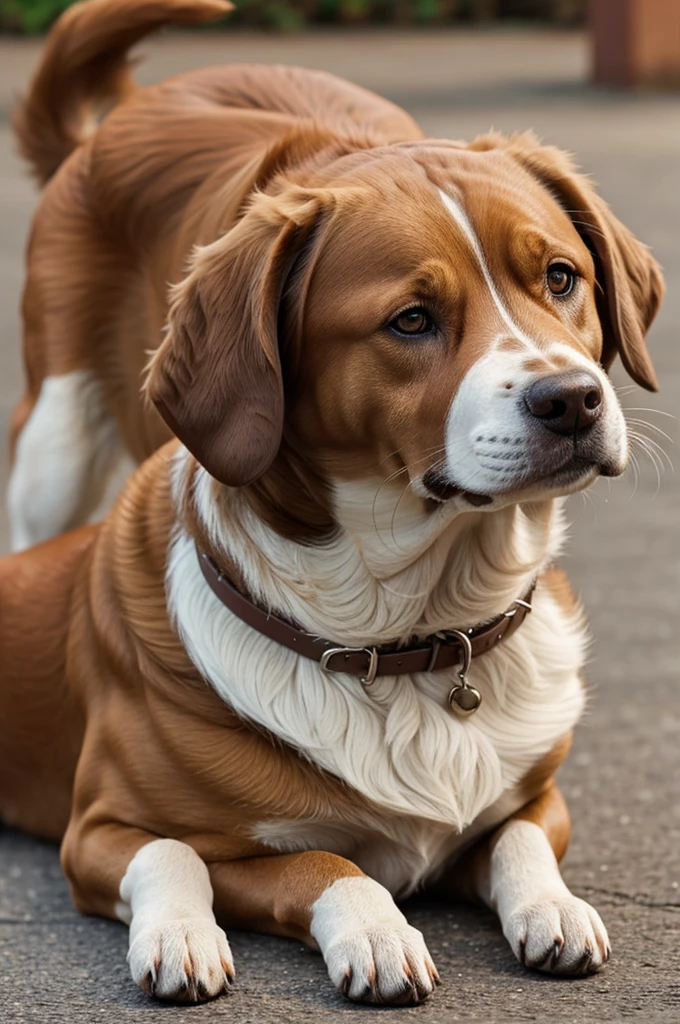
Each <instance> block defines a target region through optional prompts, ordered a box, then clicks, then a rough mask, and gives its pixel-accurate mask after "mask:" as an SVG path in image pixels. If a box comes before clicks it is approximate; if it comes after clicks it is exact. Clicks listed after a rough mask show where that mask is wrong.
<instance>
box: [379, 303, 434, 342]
mask: <svg viewBox="0 0 680 1024" xmlns="http://www.w3.org/2000/svg"><path fill="white" fill-rule="evenodd" d="M389 326H390V327H391V329H392V330H393V331H395V332H396V333H397V334H402V335H406V336H407V337H409V338H413V337H418V336H419V335H420V336H422V335H423V334H432V331H433V330H434V322H433V320H432V317H431V316H430V314H429V313H428V312H427V310H426V309H423V307H422V306H413V307H412V308H411V309H405V310H404V311H403V313H400V314H399V316H395V318H394V320H392V321H391V322H390V325H389Z"/></svg>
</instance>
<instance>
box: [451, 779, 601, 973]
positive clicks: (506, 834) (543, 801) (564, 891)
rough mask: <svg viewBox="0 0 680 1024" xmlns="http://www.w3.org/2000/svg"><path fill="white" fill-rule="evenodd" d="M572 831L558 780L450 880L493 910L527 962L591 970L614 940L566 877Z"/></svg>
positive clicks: (476, 851) (454, 871)
mask: <svg viewBox="0 0 680 1024" xmlns="http://www.w3.org/2000/svg"><path fill="white" fill-rule="evenodd" d="M569 831H570V820H569V812H568V810H567V805H566V803H565V801H564V798H563V796H562V794H561V793H560V791H559V789H558V788H557V786H556V785H555V784H554V783H553V784H551V785H550V786H549V788H548V789H546V790H545V792H543V793H542V794H541V795H540V796H539V797H537V798H536V799H535V800H532V801H531V802H530V803H528V804H526V806H525V807H523V808H522V809H521V810H520V811H518V812H517V813H516V814H514V815H513V816H512V817H511V818H510V819H509V820H508V821H506V822H505V823H504V824H503V825H502V826H501V827H500V828H499V829H498V830H497V831H496V832H494V833H492V835H491V836H489V837H487V838H486V839H484V840H483V841H482V842H481V843H480V844H479V845H478V846H476V847H475V848H474V849H473V850H471V851H470V852H469V853H467V854H466V855H465V856H464V857H463V858H462V859H461V860H460V861H459V862H458V863H456V864H455V865H454V866H453V867H452V868H451V871H450V873H449V877H448V881H449V882H451V883H452V884H453V885H454V887H455V889H456V891H457V892H458V893H461V894H463V895H465V896H468V897H472V898H478V899H481V900H482V901H483V902H484V903H486V904H487V906H489V907H491V908H492V909H493V910H495V911H496V913H497V914H498V916H499V918H500V921H501V925H502V927H503V934H504V935H505V937H506V939H507V940H508V942H509V943H510V945H511V947H512V950H513V952H514V954H515V956H516V957H517V959H518V960H520V961H521V963H523V964H524V965H525V966H527V967H533V968H537V969H538V970H541V971H549V972H551V973H553V974H591V973H593V972H594V971H597V970H599V969H600V968H601V967H602V966H603V964H605V963H606V961H607V960H608V958H609V953H610V949H609V939H608V938H607V932H606V930H605V927H604V925H603V924H602V921H601V920H600V916H599V914H598V913H597V911H595V910H593V908H592V907H591V906H590V905H589V904H588V903H586V902H585V901H584V900H581V899H578V898H577V897H576V896H572V894H571V893H570V892H569V889H568V888H567V886H566V885H565V883H564V881H563V880H562V876H561V874H560V869H559V861H560V860H561V859H562V857H563V856H564V853H565V851H566V848H567V844H568V842H569Z"/></svg>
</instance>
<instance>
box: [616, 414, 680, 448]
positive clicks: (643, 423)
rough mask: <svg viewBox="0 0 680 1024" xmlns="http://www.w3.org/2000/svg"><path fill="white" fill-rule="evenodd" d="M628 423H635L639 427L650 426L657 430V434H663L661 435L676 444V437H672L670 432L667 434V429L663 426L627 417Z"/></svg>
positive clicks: (651, 428)
mask: <svg viewBox="0 0 680 1024" xmlns="http://www.w3.org/2000/svg"><path fill="white" fill-rule="evenodd" d="M626 423H628V424H631V423H634V424H635V425H636V426H638V427H648V428H649V429H650V430H655V431H656V433H657V434H661V436H662V437H665V438H666V440H667V441H670V443H671V444H675V440H674V438H672V437H671V436H670V434H667V433H666V431H665V430H662V429H661V427H657V426H656V424H655V423H648V422H647V420H639V419H632V418H631V419H628V418H626Z"/></svg>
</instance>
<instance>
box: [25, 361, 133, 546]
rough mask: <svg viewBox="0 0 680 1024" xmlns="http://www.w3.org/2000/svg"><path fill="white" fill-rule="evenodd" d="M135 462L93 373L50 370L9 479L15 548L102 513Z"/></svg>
mask: <svg viewBox="0 0 680 1024" xmlns="http://www.w3.org/2000/svg"><path fill="white" fill-rule="evenodd" d="M132 468H133V463H132V460H131V459H130V457H129V456H128V455H127V454H126V452H125V451H124V449H123V447H122V443H121V440H120V436H119V434H118V431H117V429H116V424H115V422H114V420H113V418H112V417H111V416H110V414H109V413H108V412H107V411H106V409H105V406H104V403H103V399H102V394H101V385H100V383H99V382H98V381H97V379H96V377H95V375H94V374H93V373H92V372H91V371H89V370H74V371H73V372H71V373H66V374H63V375H62V376H58V377H46V378H45V379H44V381H43V382H42V387H41V389H40V395H39V397H38V401H37V402H36V404H35V407H34V408H33V410H32V412H31V415H30V416H29V418H28V421H27V423H26V424H25V426H24V428H23V430H22V431H21V434H20V435H19V439H18V443H17V449H16V457H15V462H14V466H13V469H12V474H11V477H10V482H9V490H8V506H9V518H10V530H11V545H12V550H14V551H20V550H22V549H23V548H26V547H30V545H32V544H37V543H38V542H39V541H42V540H47V538H49V537H53V536H55V535H56V534H58V533H61V532H63V531H64V530H67V529H70V528H71V527H73V526H78V525H80V524H82V523H85V522H87V520H88V518H89V517H90V516H92V515H93V514H103V512H104V511H105V510H106V509H105V507H104V505H105V502H107V501H110V500H112V498H113V497H114V496H115V493H112V491H113V490H114V489H116V490H117V489H118V488H119V487H120V485H121V484H122V482H123V480H124V479H125V477H126V476H127V475H128V474H129V473H130V471H131V470H132ZM107 492H108V493H107ZM98 506H99V507H98Z"/></svg>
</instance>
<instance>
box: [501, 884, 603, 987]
mask: <svg viewBox="0 0 680 1024" xmlns="http://www.w3.org/2000/svg"><path fill="white" fill-rule="evenodd" d="M503 933H504V935H505V937H506V939H507V940H508V942H509V943H510V945H511V946H512V950H513V952H514V954H515V956H516V957H517V959H518V960H519V961H520V962H521V963H523V964H524V966H525V967H532V968H535V969H536V970H539V971H549V972H550V973H551V974H593V973H594V972H595V971H599V970H600V968H601V967H603V966H604V964H606V962H607V960H608V959H609V954H610V946H609V939H608V937H607V931H606V929H605V927H604V925H603V924H602V921H601V920H600V915H599V914H598V913H597V911H596V910H593V908H592V907H591V906H590V905H589V904H588V903H586V902H585V900H580V899H578V898H577V897H576V896H571V895H569V896H560V897H559V898H553V899H544V900H538V901H537V902H536V903H530V904H527V905H526V906H524V907H521V908H520V909H519V910H516V911H515V912H514V913H512V914H511V915H510V916H509V918H508V919H507V921H506V922H505V926H504V928H503Z"/></svg>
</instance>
